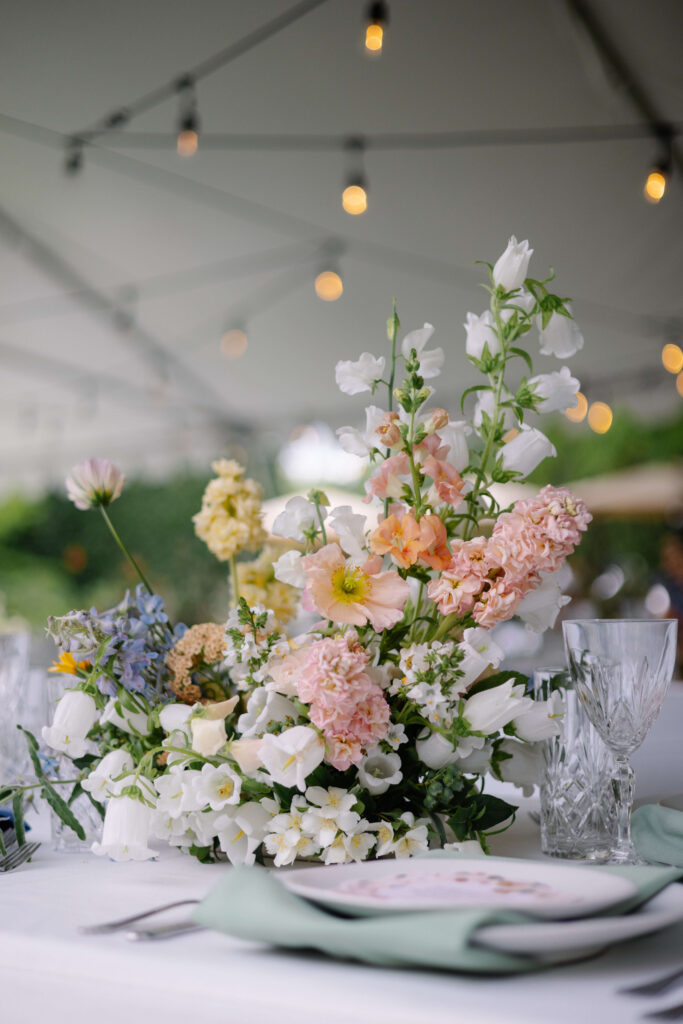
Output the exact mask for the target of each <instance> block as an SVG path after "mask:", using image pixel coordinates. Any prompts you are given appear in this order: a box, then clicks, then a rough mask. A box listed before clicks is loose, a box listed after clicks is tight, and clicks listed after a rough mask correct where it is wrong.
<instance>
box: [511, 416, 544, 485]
mask: <svg viewBox="0 0 683 1024" xmlns="http://www.w3.org/2000/svg"><path fill="white" fill-rule="evenodd" d="M550 455H552V456H553V457H554V456H555V455H557V450H556V448H555V445H554V444H552V442H551V441H549V440H548V438H547V437H546V436H545V434H543V433H541V431H540V430H537V429H536V427H529V426H527V424H526V423H524V424H522V427H521V429H520V431H519V434H517V436H516V437H513V438H512V440H511V441H508V442H507V444H504V445H503V449H502V453H501V457H502V461H503V469H504V470H506V471H507V472H510V473H519V474H520V475H521V476H522V477H527V476H529V473H533V471H534V470H535V469H536V466H538V464H539V463H541V462H543V459H547V458H548V456H550Z"/></svg>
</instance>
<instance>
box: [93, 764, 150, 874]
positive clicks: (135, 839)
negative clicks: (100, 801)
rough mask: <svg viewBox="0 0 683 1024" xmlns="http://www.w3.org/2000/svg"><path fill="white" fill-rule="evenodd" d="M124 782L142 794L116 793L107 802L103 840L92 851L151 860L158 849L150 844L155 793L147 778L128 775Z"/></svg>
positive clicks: (104, 854) (102, 855)
mask: <svg viewBox="0 0 683 1024" xmlns="http://www.w3.org/2000/svg"><path fill="white" fill-rule="evenodd" d="M123 785H128V786H135V787H136V788H137V790H138V791H139V796H138V797H135V796H128V795H126V796H115V797H112V798H111V799H110V800H109V802H108V803H107V809H106V811H105V815H104V828H103V830H102V841H101V842H99V843H93V844H92V847H91V849H92V852H93V853H96V854H97V855H98V856H99V857H110V858H111V859H112V860H118V861H122V860H149V859H150V857H156V851H155V850H151V849H150V848H149V846H148V842H149V838H150V834H151V827H152V814H153V810H154V803H155V800H156V794H155V792H154V788H153V786H152V783H151V782H150V781H149V780H148V779H144V778H136V776H134V775H130V776H128V779H127V780H124V783H123Z"/></svg>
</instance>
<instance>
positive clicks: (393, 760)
mask: <svg viewBox="0 0 683 1024" xmlns="http://www.w3.org/2000/svg"><path fill="white" fill-rule="evenodd" d="M402 778H403V773H402V771H401V758H400V757H399V756H398V754H393V753H392V754H385V753H384V752H383V751H381V750H380V749H379V748H377V747H376V748H374V749H373V750H369V751H368V752H367V754H366V755H365V757H364V758H363V760H362V761H361V762H360V764H359V765H358V781H359V782H360V784H361V786H362V787H363V788H364V789H367V791H368V793H371V794H372V796H380V795H381V794H382V793H386V791H387V790H388V789H389V787H390V786H396V785H398V783H399V782H400V781H401V779H402Z"/></svg>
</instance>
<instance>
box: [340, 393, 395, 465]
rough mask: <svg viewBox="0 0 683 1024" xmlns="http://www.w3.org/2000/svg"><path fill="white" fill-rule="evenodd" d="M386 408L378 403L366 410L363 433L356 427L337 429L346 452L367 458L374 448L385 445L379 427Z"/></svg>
mask: <svg viewBox="0 0 683 1024" xmlns="http://www.w3.org/2000/svg"><path fill="white" fill-rule="evenodd" d="M384 415H385V414H384V410H383V409H379V408H378V407H377V406H376V405H369V406H368V407H367V408H366V410H365V431H364V432H363V433H361V431H360V430H356V428H355V427H339V429H338V430H337V431H336V434H337V437H338V438H339V444H340V445H341V446H342V448H343V449H344V451H345V452H348V453H349V454H350V455H357V456H358V457H359V458H360V459H366V458H367V457H368V455H369V454H370V452H371V451H372V450H373V448H381V447H383V445H382V443H381V441H380V439H379V437H378V435H377V428H378V426H379V425H380V423H381V422H382V420H383V419H384Z"/></svg>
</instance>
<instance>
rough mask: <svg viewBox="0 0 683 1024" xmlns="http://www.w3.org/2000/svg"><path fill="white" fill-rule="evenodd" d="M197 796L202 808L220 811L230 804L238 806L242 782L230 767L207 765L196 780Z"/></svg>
mask: <svg viewBox="0 0 683 1024" xmlns="http://www.w3.org/2000/svg"><path fill="white" fill-rule="evenodd" d="M194 787H195V796H196V798H197V803H198V804H199V806H200V807H210V808H211V810H212V811H220V810H222V809H223V808H224V807H227V806H228V805H229V804H238V803H239V801H240V791H241V789H242V780H241V778H240V777H239V775H238V774H237V773H236V772H234V771H233V770H232V768H231V767H230V765H227V764H220V765H218V767H214V766H213V765H212V764H205V765H203V767H202V770H201V771H200V772H199V774H198V776H197V777H196V779H195V783H194Z"/></svg>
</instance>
